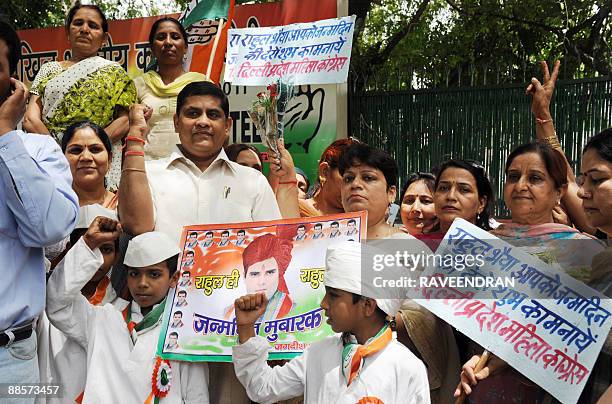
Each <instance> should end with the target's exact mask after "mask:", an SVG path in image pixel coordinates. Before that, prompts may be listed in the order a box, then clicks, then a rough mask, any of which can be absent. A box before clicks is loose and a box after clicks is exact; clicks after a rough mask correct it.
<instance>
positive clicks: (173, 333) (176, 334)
mask: <svg viewBox="0 0 612 404" xmlns="http://www.w3.org/2000/svg"><path fill="white" fill-rule="evenodd" d="M181 292H182V291H181ZM179 293H180V292H179ZM173 335H174V336H175V337H177V338H178V333H177V332H171V333H170V334H168V336H169V337H171V336H173Z"/></svg>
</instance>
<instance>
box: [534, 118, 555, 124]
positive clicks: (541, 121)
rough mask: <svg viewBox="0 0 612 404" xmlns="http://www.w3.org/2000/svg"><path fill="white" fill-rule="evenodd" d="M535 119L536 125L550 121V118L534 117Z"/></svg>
mask: <svg viewBox="0 0 612 404" xmlns="http://www.w3.org/2000/svg"><path fill="white" fill-rule="evenodd" d="M535 120H536V123H537V124H538V125H544V124H545V123H548V122H552V118H551V119H541V118H536V119H535Z"/></svg>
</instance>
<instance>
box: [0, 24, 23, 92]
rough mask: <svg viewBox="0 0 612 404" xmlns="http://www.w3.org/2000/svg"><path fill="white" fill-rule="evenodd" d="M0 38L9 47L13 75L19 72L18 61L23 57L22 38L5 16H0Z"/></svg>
mask: <svg viewBox="0 0 612 404" xmlns="http://www.w3.org/2000/svg"><path fill="white" fill-rule="evenodd" d="M0 40H3V41H4V43H5V44H6V47H7V48H8V55H7V56H8V63H9V75H11V76H12V75H13V74H15V72H17V63H18V62H19V58H21V40H20V39H19V35H17V32H16V31H15V29H14V28H13V26H12V25H11V24H9V23H8V21H5V20H4V19H3V18H0ZM0 96H2V94H0Z"/></svg>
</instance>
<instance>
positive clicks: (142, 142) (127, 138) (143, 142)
mask: <svg viewBox="0 0 612 404" xmlns="http://www.w3.org/2000/svg"><path fill="white" fill-rule="evenodd" d="M130 140H131V141H133V142H138V143H141V144H145V143H146V141H145V140H144V139H142V138H139V137H137V136H130V135H128V136H126V137H125V142H126V143H127V142H129V141H130Z"/></svg>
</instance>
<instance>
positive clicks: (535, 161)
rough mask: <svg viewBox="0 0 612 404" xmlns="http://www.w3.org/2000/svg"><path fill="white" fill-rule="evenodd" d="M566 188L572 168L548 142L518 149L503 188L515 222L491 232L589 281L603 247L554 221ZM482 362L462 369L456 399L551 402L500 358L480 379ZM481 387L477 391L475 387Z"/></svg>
mask: <svg viewBox="0 0 612 404" xmlns="http://www.w3.org/2000/svg"><path fill="white" fill-rule="evenodd" d="M567 187H568V172H567V163H566V161H565V158H564V156H563V155H562V154H561V152H559V151H558V150H556V149H554V148H552V147H551V146H549V145H547V144H545V143H529V144H525V145H522V146H519V147H517V148H516V149H515V150H514V151H513V152H512V153H510V155H509V156H508V159H507V161H506V181H505V183H504V202H505V203H506V206H507V207H508V208H509V209H510V212H511V217H512V222H511V223H504V224H502V225H501V226H499V227H498V228H497V229H495V230H493V231H491V233H493V234H494V235H496V236H498V237H500V238H502V239H504V240H506V241H508V242H509V243H511V244H513V245H515V246H519V247H523V248H524V249H525V251H526V252H529V253H531V254H533V255H535V256H537V257H538V258H540V259H541V260H543V261H544V262H546V263H547V264H549V265H552V266H554V267H555V268H557V269H559V270H560V271H563V272H565V273H566V274H568V275H570V276H572V277H574V278H575V279H578V280H580V281H583V282H587V281H588V280H589V279H590V278H591V261H592V259H593V257H594V256H596V255H597V254H598V253H600V252H601V251H602V250H603V246H602V245H601V243H599V242H598V241H597V240H595V239H593V238H592V237H591V236H589V235H587V234H584V233H581V232H580V231H578V230H576V229H575V228H573V227H569V226H566V225H564V224H560V223H555V222H554V215H553V212H554V209H555V207H557V206H559V204H560V202H561V200H562V199H563V197H564V195H565V193H566V192H567ZM474 349H475V350H481V349H480V348H474ZM478 360H479V356H478V355H475V356H473V357H472V359H470V360H469V361H468V362H467V363H466V364H465V365H464V366H463V372H462V374H461V383H460V385H459V387H458V388H457V390H456V392H455V395H459V394H460V392H461V390H463V391H465V392H466V393H467V394H471V396H470V402H473V403H479V402H482V403H485V402H490V401H491V399H492V397H490V396H488V393H490V392H492V391H495V392H496V393H495V394H496V397H500V396H501V397H513V398H515V399H517V400H518V401H520V402H528V401H530V402H531V401H540V400H545V399H550V398H549V397H548V398H547V397H546V396H547V393H546V392H545V391H544V390H543V389H541V388H540V387H539V386H536V385H533V384H532V383H529V382H527V380H526V379H525V378H524V377H523V376H521V375H520V374H519V373H518V372H516V371H514V370H513V369H511V368H508V367H507V364H506V363H505V362H503V361H502V360H500V359H499V358H497V357H493V359H491V360H490V362H489V365H488V366H487V367H486V368H485V369H484V370H483V371H481V372H480V373H478V375H475V373H474V367H475V365H476V363H477V361H478ZM485 379H486V380H485ZM477 380H478V381H477ZM476 383H478V386H477V388H474V386H475V385H476Z"/></svg>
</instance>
